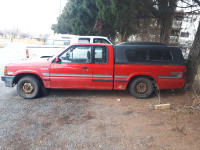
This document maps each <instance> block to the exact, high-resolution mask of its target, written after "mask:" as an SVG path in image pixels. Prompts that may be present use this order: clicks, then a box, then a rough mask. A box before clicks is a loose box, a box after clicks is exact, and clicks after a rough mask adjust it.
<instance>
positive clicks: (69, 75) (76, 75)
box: [50, 73, 91, 77]
mask: <svg viewBox="0 0 200 150" xmlns="http://www.w3.org/2000/svg"><path fill="white" fill-rule="evenodd" d="M50 76H52V77H56V76H59V77H90V76H91V75H90V74H64V73H51V74H50Z"/></svg>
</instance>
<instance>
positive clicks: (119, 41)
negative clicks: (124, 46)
mask: <svg viewBox="0 0 200 150" xmlns="http://www.w3.org/2000/svg"><path fill="white" fill-rule="evenodd" d="M122 42H127V36H126V35H121V34H119V37H118V43H122Z"/></svg>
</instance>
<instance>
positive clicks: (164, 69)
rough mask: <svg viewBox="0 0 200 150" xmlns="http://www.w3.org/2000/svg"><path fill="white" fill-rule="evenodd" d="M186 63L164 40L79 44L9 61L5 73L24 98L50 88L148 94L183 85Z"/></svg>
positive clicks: (6, 81) (4, 77)
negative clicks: (29, 59)
mask: <svg viewBox="0 0 200 150" xmlns="http://www.w3.org/2000/svg"><path fill="white" fill-rule="evenodd" d="M185 73H186V67H185V61H184V58H183V55H182V53H181V50H180V49H179V48H178V47H170V46H167V45H164V44H161V43H137V42H136V43H122V44H119V45H115V46H113V45H110V44H75V45H71V46H69V47H68V48H67V49H66V50H64V51H63V52H62V53H60V54H58V55H57V56H55V57H54V58H51V59H49V60H47V61H42V62H29V63H28V62H27V63H19V64H9V65H7V66H6V67H5V69H4V75H3V76H2V77H1V79H2V80H3V81H5V83H6V86H8V87H13V86H14V85H16V84H17V92H18V94H19V95H20V96H22V97H23V98H28V99H32V98H36V97H37V96H38V94H39V92H41V91H42V92H45V89H107V90H113V89H114V90H126V89H129V90H130V93H131V94H132V95H133V96H135V97H136V98H148V97H149V96H150V95H151V94H152V92H153V90H154V88H155V85H157V87H158V88H159V89H177V88H183V87H184V84H185Z"/></svg>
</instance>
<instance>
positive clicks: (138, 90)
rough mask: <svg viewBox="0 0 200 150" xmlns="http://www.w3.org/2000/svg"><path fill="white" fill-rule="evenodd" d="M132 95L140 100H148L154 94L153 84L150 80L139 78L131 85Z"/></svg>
mask: <svg viewBox="0 0 200 150" xmlns="http://www.w3.org/2000/svg"><path fill="white" fill-rule="evenodd" d="M130 92H131V94H132V95H133V96H134V97H136V98H139V99H144V98H148V97H149V96H151V94H152V92H153V84H152V82H151V80H149V79H148V78H144V77H141V78H137V79H135V80H133V81H132V83H131V85H130Z"/></svg>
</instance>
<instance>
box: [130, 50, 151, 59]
mask: <svg viewBox="0 0 200 150" xmlns="http://www.w3.org/2000/svg"><path fill="white" fill-rule="evenodd" d="M126 57H127V59H128V61H129V62H146V61H148V56H147V51H146V50H127V51H126Z"/></svg>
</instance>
